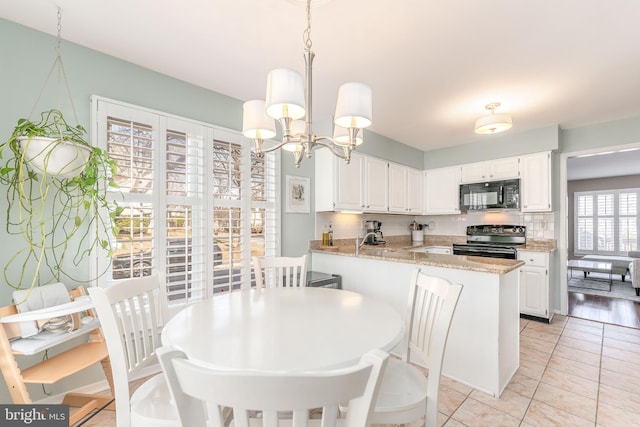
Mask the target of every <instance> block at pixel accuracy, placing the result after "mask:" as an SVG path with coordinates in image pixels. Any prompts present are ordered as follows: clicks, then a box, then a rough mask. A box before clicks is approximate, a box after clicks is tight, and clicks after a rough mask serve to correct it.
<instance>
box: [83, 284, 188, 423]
mask: <svg viewBox="0 0 640 427" xmlns="http://www.w3.org/2000/svg"><path fill="white" fill-rule="evenodd" d="M163 289H164V287H163V286H161V285H160V281H159V279H158V275H157V274H152V275H150V276H144V277H139V278H132V279H125V280H119V281H117V282H115V283H113V284H112V285H110V286H108V287H106V288H98V287H92V288H89V295H91V298H92V300H93V304H94V306H95V310H96V313H97V315H98V319H99V320H100V324H101V327H102V331H103V334H104V337H105V340H106V343H107V348H108V350H109V358H110V359H111V369H112V373H113V375H112V376H113V390H114V396H115V399H116V405H115V406H116V422H117V425H118V427H128V426H134V427H143V426H157V425H163V426H168V425H175V426H179V425H180V423H179V421H178V414H177V410H176V408H175V405H174V404H172V403H171V398H170V394H169V390H168V388H167V386H166V383H165V381H164V377H163V376H162V375H155V376H153V377H151V378H150V379H148V380H147V381H146V382H145V383H144V384H142V385H141V386H140V387H138V388H137V389H136V391H135V392H134V393H133V395H131V397H130V390H129V382H130V381H132V380H133V379H136V378H138V377H141V376H144V373H143V372H144V371H145V370H147V369H148V368H150V367H153V365H156V367H157V369H156V372H157V371H158V370H159V365H158V359H157V356H156V348H158V347H159V346H160V332H161V323H160V320H161V319H162V317H163V314H164V312H165V310H163V306H164V305H166V293H165V292H163Z"/></svg>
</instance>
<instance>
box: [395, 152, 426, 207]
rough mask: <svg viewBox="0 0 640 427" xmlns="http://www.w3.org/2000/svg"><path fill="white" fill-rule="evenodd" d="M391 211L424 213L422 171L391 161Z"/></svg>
mask: <svg viewBox="0 0 640 427" xmlns="http://www.w3.org/2000/svg"><path fill="white" fill-rule="evenodd" d="M389 212H394V213H402V214H408V215H420V214H421V213H422V172H421V171H419V170H417V169H413V168H410V167H407V166H403V165H399V164H396V163H389Z"/></svg>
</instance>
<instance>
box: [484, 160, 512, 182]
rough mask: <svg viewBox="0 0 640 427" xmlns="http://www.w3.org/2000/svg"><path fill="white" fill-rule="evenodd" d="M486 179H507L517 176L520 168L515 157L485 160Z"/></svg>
mask: <svg viewBox="0 0 640 427" xmlns="http://www.w3.org/2000/svg"><path fill="white" fill-rule="evenodd" d="M487 171H488V179H490V180H496V179H509V178H517V177H518V176H519V174H520V168H519V164H518V158H517V157H507V158H504V159H496V160H491V161H488V162H487Z"/></svg>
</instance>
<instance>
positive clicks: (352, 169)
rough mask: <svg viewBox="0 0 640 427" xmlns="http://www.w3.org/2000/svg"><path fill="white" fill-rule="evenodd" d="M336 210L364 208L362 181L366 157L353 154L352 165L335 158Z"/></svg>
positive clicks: (358, 209)
mask: <svg viewBox="0 0 640 427" xmlns="http://www.w3.org/2000/svg"><path fill="white" fill-rule="evenodd" d="M333 161H336V162H337V165H336V174H335V179H336V182H335V192H336V193H335V208H336V209H347V210H357V211H360V210H362V209H363V207H364V201H363V186H362V182H363V181H362V180H363V177H364V157H363V156H362V155H361V154H358V153H351V163H349V164H347V163H346V162H345V161H344V160H342V159H338V158H335V159H333ZM327 179H330V178H327Z"/></svg>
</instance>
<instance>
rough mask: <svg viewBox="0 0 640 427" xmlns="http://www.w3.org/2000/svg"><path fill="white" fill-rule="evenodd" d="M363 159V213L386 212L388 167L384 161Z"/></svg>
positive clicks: (366, 157) (372, 158) (370, 158)
mask: <svg viewBox="0 0 640 427" xmlns="http://www.w3.org/2000/svg"><path fill="white" fill-rule="evenodd" d="M363 157H364V174H365V178H364V189H365V191H364V206H363V210H364V211H365V212H387V206H388V203H389V202H388V200H389V189H388V186H387V179H388V178H387V174H388V167H387V162H386V161H385V160H380V159H378V158H375V157H368V156H363Z"/></svg>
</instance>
